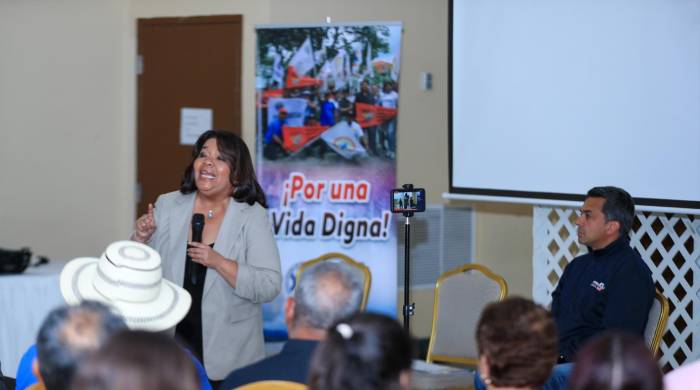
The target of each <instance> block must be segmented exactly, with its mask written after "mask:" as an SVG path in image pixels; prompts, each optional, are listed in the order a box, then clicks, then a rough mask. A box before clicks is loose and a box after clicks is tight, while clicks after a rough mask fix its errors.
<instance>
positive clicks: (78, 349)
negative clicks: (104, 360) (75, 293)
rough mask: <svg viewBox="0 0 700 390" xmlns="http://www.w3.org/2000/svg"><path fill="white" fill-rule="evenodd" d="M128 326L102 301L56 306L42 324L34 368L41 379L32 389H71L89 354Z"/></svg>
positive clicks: (35, 373)
mask: <svg viewBox="0 0 700 390" xmlns="http://www.w3.org/2000/svg"><path fill="white" fill-rule="evenodd" d="M124 329H126V323H125V322H124V320H123V319H122V318H121V317H120V316H118V315H116V314H114V313H112V312H111V311H110V309H109V308H108V307H107V306H105V305H103V304H101V303H99V302H94V301H85V302H82V303H80V304H79V305H77V306H61V307H58V308H56V309H54V310H52V311H51V312H50V313H49V315H48V316H47V317H46V319H44V322H43V323H42V324H41V327H40V328H39V334H38V336H37V341H36V351H37V359H35V360H34V361H33V365H32V370H33V371H34V375H36V377H37V378H38V379H39V382H38V383H35V384H33V385H31V386H30V387H29V389H46V390H67V389H69V388H70V384H71V380H72V379H73V375H74V374H75V371H76V370H77V369H78V367H79V366H80V364H82V362H83V361H85V359H86V357H87V356H89V354H90V353H93V352H95V350H97V349H98V348H99V347H100V346H101V345H103V344H104V343H106V342H107V340H109V338H110V337H111V336H112V335H113V334H115V333H116V332H118V331H120V330H124ZM18 372H19V371H18ZM18 379H20V378H18Z"/></svg>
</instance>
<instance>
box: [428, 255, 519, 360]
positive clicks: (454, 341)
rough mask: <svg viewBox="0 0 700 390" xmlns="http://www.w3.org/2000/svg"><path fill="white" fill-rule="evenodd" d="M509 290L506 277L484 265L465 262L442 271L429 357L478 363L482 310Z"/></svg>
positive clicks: (437, 286)
mask: <svg viewBox="0 0 700 390" xmlns="http://www.w3.org/2000/svg"><path fill="white" fill-rule="evenodd" d="M507 294H508V285H507V284H506V281H505V279H503V277H501V276H499V275H496V274H495V273H493V272H491V270H490V269H488V268H487V267H485V266H483V265H479V264H465V265H462V266H461V267H458V268H455V269H453V270H451V271H447V272H445V273H443V274H442V275H440V277H439V278H438V280H437V283H435V301H434V306H433V327H432V330H431V333H430V344H429V345H428V354H427V357H426V361H427V362H428V363H432V362H434V361H440V362H446V363H457V364H463V365H470V366H476V365H477V363H478V353H477V350H476V337H475V336H474V335H475V334H476V326H477V323H478V321H479V317H480V316H481V312H482V310H483V309H484V307H485V306H486V305H488V304H489V303H491V302H496V301H500V300H502V299H503V298H505V296H506V295H507Z"/></svg>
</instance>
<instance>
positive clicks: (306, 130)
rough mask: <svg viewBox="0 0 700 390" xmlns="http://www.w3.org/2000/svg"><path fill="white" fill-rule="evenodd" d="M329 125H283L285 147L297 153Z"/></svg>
mask: <svg viewBox="0 0 700 390" xmlns="http://www.w3.org/2000/svg"><path fill="white" fill-rule="evenodd" d="M326 129H328V126H321V125H312V126H296V127H293V126H286V125H285V126H282V141H283V143H284V149H285V150H287V151H288V152H292V153H296V152H298V151H299V150H301V149H302V148H303V147H304V146H306V145H307V144H308V143H309V142H311V141H313V140H315V139H317V138H318V137H319V136H320V135H321V134H322V133H323V132H324V131H326Z"/></svg>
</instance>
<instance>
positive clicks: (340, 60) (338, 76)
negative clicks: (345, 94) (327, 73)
mask: <svg viewBox="0 0 700 390" xmlns="http://www.w3.org/2000/svg"><path fill="white" fill-rule="evenodd" d="M344 63H345V52H343V51H342V50H341V51H339V52H338V54H337V55H336V56H335V58H333V61H331V65H330V69H331V71H332V73H333V81H334V82H335V87H336V88H337V89H342V88H344V87H345V81H346V77H345V75H344V74H343V70H344Z"/></svg>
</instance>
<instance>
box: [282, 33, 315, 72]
mask: <svg viewBox="0 0 700 390" xmlns="http://www.w3.org/2000/svg"><path fill="white" fill-rule="evenodd" d="M314 64H315V62H314V51H313V49H312V48H311V39H310V38H309V37H307V38H306V40H304V43H302V44H301V46H299V49H298V50H297V52H296V53H294V56H293V57H292V59H291V60H289V64H287V65H290V66H293V67H294V69H296V71H297V72H299V74H301V75H305V74H307V73H309V71H310V70H311V69H313V67H314Z"/></svg>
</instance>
